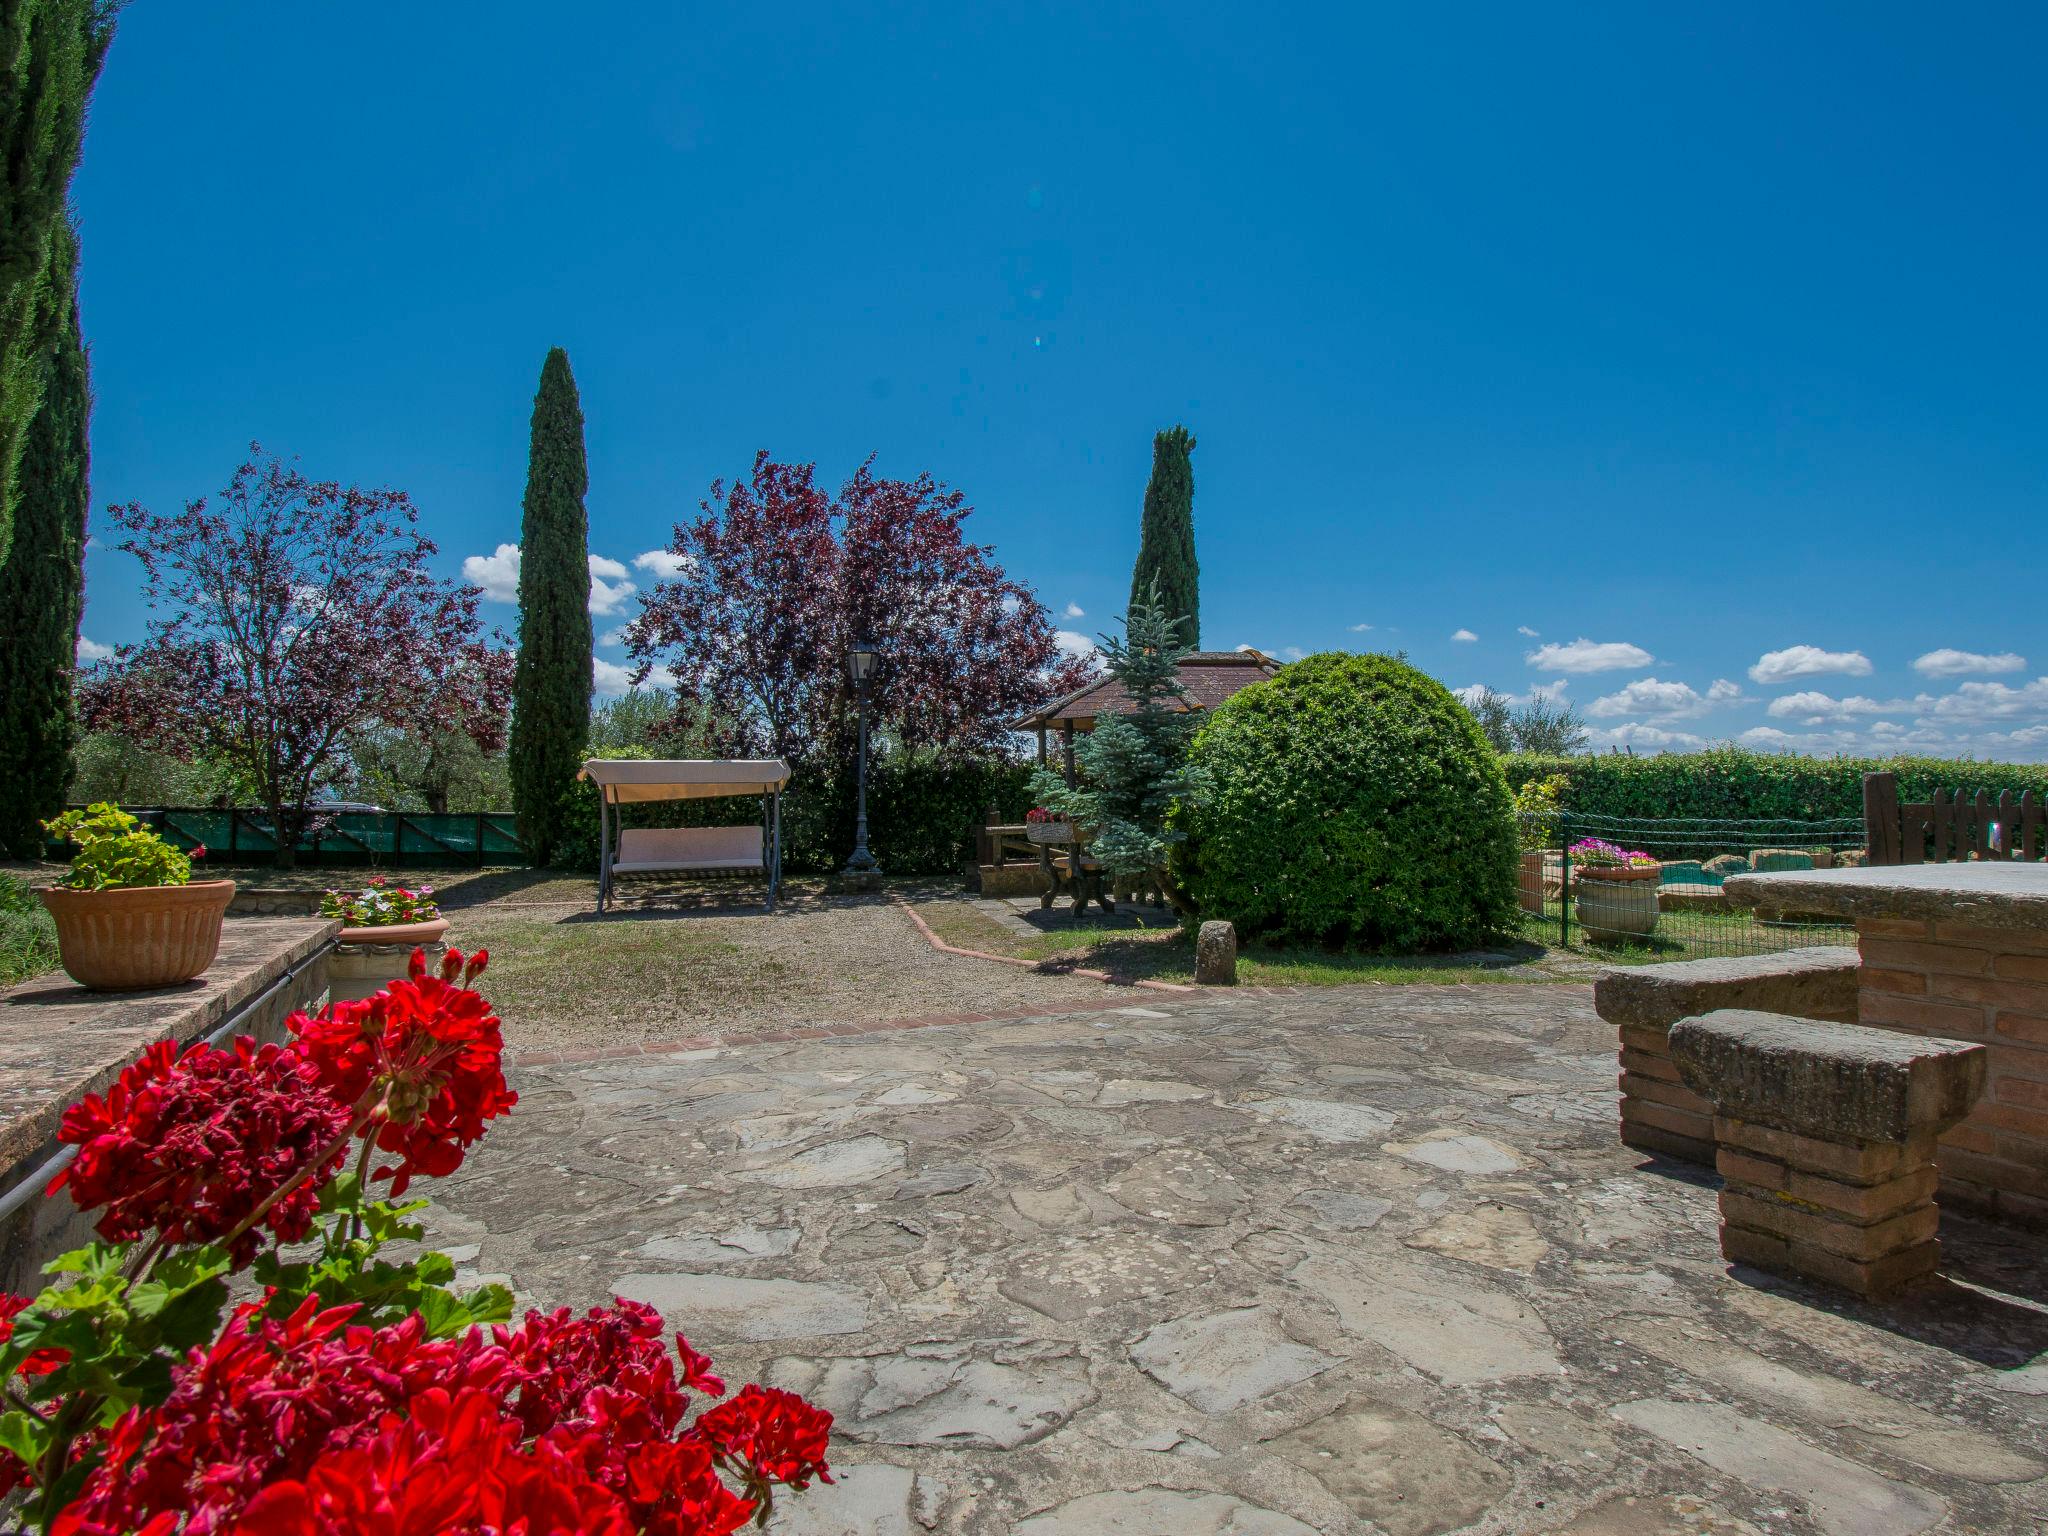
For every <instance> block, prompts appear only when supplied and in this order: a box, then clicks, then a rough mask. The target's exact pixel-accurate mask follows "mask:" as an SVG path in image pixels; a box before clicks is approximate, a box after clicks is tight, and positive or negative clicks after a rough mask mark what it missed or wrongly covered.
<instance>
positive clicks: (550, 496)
mask: <svg viewBox="0 0 2048 1536" xmlns="http://www.w3.org/2000/svg"><path fill="white" fill-rule="evenodd" d="M589 488H590V477H589V473H588V470H587V467H586V465H585V463H584V457H583V406H582V403H581V401H579V400H578V399H577V396H576V380H575V378H574V376H573V375H571V373H570V372H569V354H568V353H566V352H564V351H563V350H562V349H561V348H560V347H556V348H554V349H553V350H551V351H550V352H549V353H548V357H547V361H546V362H545V363H543V364H541V370H540V391H539V393H537V394H536V395H535V396H534V397H533V436H532V441H531V445H530V446H529V447H528V449H527V459H526V503H525V514H524V517H523V519H522V521H521V523H520V530H519V661H518V665H517V667H516V669H515V670H514V672H513V675H512V745H511V762H510V765H509V766H510V768H511V774H512V806H513V809H514V810H516V811H517V812H518V813H519V839H520V841H521V842H522V843H524V844H525V846H526V851H527V853H528V855H529V856H530V857H531V858H532V859H533V860H534V861H535V862H536V863H540V864H545V863H547V862H549V861H550V860H551V859H552V858H553V857H554V855H555V853H556V851H557V849H558V848H559V846H560V842H561V833H562V818H563V815H564V813H565V811H566V810H567V807H568V804H569V796H570V794H571V793H572V792H573V790H574V788H575V782H576V771H577V770H578V769H579V768H580V767H582V766H583V749H584V745H585V743H586V742H587V741H588V739H589V736H590V690H591V676H592V666H591V631H590V522H589V518H588V516H587V515H586V514H585V512H584V509H583V494H584V492H585V491H587V490H588V489H589Z"/></svg>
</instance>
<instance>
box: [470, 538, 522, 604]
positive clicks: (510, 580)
mask: <svg viewBox="0 0 2048 1536" xmlns="http://www.w3.org/2000/svg"><path fill="white" fill-rule="evenodd" d="M462 579H463V580H464V581H466V582H468V583H469V584H470V585H471V586H474V587H482V588H483V589H484V596H485V597H487V598H489V599H490V600H491V601H492V602H494V603H516V602H518V601H519V546H518V545H517V544H500V545H499V546H498V549H497V553H495V554H490V555H469V556H466V557H465V558H464V559H463V562H462Z"/></svg>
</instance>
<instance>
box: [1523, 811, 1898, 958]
mask: <svg viewBox="0 0 2048 1536" xmlns="http://www.w3.org/2000/svg"><path fill="white" fill-rule="evenodd" d="M1522 830H1523V837H1522V846H1523V850H1524V851H1523V854H1522V867H1521V904H1522V911H1523V914H1524V916H1523V921H1524V926H1525V928H1526V930H1527V933H1528V936H1529V937H1530V938H1532V939H1536V940H1539V941H1540V942H1543V943H1546V944H1556V945H1563V946H1566V947H1569V948H1573V949H1578V950H1582V951H1584V952H1586V953H1588V954H1591V955H1597V956H1601V957H1604V958H1607V959H1610V960H1619V961H1623V962H1627V961H1656V960H1698V959H1707V958H1710V957H1713V956H1718V955H1755V954H1768V953H1772V952H1774V951H1777V950H1785V949H1796V948H1800V947H1802V946H1807V945H1815V944H1853V943H1854V942H1855V930H1854V929H1853V928H1852V927H1850V926H1848V925H1846V924H1844V923H1843V922H1841V921H1840V920H1839V919H1837V918H1831V917H1827V916H1824V915H1821V914H1816V913H1802V912H1798V911H1792V910H1786V911H1771V910H1759V909H1755V908H1751V907H1748V906H1744V905H1741V904H1739V903H1737V902H1734V901H1732V900H1730V898H1729V896H1728V895H1727V893H1726V892H1725V891H1724V890H1723V889H1722V883H1723V882H1724V881H1725V880H1726V879H1727V878H1728V877H1729V876H1730V875H1733V874H1739V873H1748V872H1751V871H1757V872H1769V871H1777V870H1793V869H1815V868H1829V867H1833V866H1835V865H1837V864H1846V863H1861V862H1863V859H1864V853H1865V850H1864V827H1863V822H1862V820H1861V818H1841V819H1837V820H1829V821H1789V820H1787V821H1712V820H1694V819H1667V820H1655V819H1645V818H1626V817H1617V816H1591V815H1584V814H1581V813H1577V812H1557V813H1554V814H1551V815H1548V816H1542V817H1525V818H1524V819H1523V829H1522ZM1587 839H1597V840H1599V841H1601V842H1604V843H1611V844H1614V845H1616V846H1618V847H1620V848H1622V849H1625V850H1627V851H1629V852H1635V853H1646V854H1649V855H1650V856H1651V858H1652V859H1654V860H1655V861H1656V866H1655V869H1654V872H1653V873H1651V874H1649V875H1647V876H1644V877H1642V878H1639V879H1634V880H1628V881H1621V882H1616V881H1611V880H1600V879H1596V878H1587V877H1586V875H1585V874H1584V870H1585V869H1586V867H1587V865H1586V860H1585V859H1584V858H1583V856H1581V857H1580V858H1579V859H1578V861H1577V867H1574V858H1573V854H1572V851H1571V850H1572V846H1573V845H1574V844H1576V843H1580V842H1583V841H1585V840H1587Z"/></svg>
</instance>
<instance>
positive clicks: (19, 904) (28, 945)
mask: <svg viewBox="0 0 2048 1536" xmlns="http://www.w3.org/2000/svg"><path fill="white" fill-rule="evenodd" d="M55 969H57V925H56V923H55V922H53V921H52V920H51V918H50V914H49V912H48V911H47V910H46V909H45V908H44V906H43V904H42V903H41V902H40V901H38V900H37V899H36V898H35V896H34V895H33V894H32V893H31V892H30V891H29V888H28V886H27V885H25V884H24V883H23V882H21V881H20V880H17V879H14V878H13V877H11V876H8V875H0V987H11V986H13V985H14V984H15V983H16V982H18V981H27V980H28V979H29V978H30V977H31V976H41V975H43V974H44V973H45V972H47V971H54V970H55Z"/></svg>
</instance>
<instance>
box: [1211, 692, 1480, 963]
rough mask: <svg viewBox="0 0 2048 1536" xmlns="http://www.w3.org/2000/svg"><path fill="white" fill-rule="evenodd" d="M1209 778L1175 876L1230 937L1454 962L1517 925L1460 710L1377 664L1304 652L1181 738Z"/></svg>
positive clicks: (1472, 726) (1475, 750)
mask: <svg viewBox="0 0 2048 1536" xmlns="http://www.w3.org/2000/svg"><path fill="white" fill-rule="evenodd" d="M1190 753H1191V756H1192V760H1193V762H1194V764H1195V766H1196V767H1198V768H1200V769H1201V770H1203V772H1204V773H1205V774H1206V775H1207V776H1208V779H1209V792H1208V794H1207V795H1206V796H1205V797H1204V798H1203V799H1202V801H1201V802H1200V803H1199V804H1197V805H1186V806H1183V807H1182V808H1181V809H1180V810H1179V811H1178V812H1177V813H1176V816H1177V822H1176V824H1177V825H1178V826H1180V827H1182V828H1183V829H1184V830H1185V831H1186V832H1187V834H1188V839H1187V841H1186V842H1185V843H1183V844H1181V845H1180V846H1179V847H1178V848H1177V849H1176V850H1175V864H1174V871H1175V875H1176V878H1177V879H1178V880H1179V882H1180V884H1181V886H1182V889H1183V890H1184V892H1185V893H1186V895H1187V896H1188V897H1189V899H1190V900H1191V901H1192V902H1193V904H1194V905H1195V907H1196V908H1197V910H1199V912H1200V913H1201V915H1202V916H1203V917H1220V918H1228V919H1229V920H1230V921H1232V922H1234V923H1235V924H1236V925H1237V928H1238V932H1239V933H1240V934H1243V935H1252V934H1258V935H1262V936H1264V937H1267V938H1271V939H1290V940H1295V941H1305V942H1316V943H1325V944H1341V945H1349V946H1354V947H1357V948H1362V949H1371V950H1382V951H1390V952H1416V951H1423V950H1443V949H1461V948H1467V947H1470V946H1473V945H1476V944H1480V943H1483V942H1485V941H1486V940H1487V939H1488V938H1489V937H1490V936H1493V935H1495V934H1498V933H1501V932H1503V931H1507V930H1510V929H1512V928H1513V927H1514V926H1515V924H1516V902H1515V878H1516V864H1517V854H1518V843H1517V838H1516V835H1515V819H1514V813H1513V805H1512V801H1511V800H1510V798H1509V795H1508V786H1507V780H1506V779H1505V778H1504V777H1503V775H1502V773H1501V768H1500V762H1499V759H1498V758H1497V757H1496V756H1495V754H1494V752H1493V749H1492V748H1491V747H1489V746H1488V745H1487V743H1486V739H1485V738H1484V737H1483V736H1482V735H1481V734H1480V732H1479V726H1478V723H1477V722H1476V721H1474V720H1473V718H1472V716H1471V714H1470V712H1469V711H1467V710H1466V709H1465V707H1464V706H1463V705H1462V704H1460V703H1459V702H1458V701H1457V700H1456V699H1455V698H1453V697H1452V696H1451V693H1450V691H1449V690H1448V689H1447V688H1445V687H1444V685H1443V684H1441V683H1439V682H1437V681H1436V680H1435V679H1434V678H1431V677H1426V676H1424V675H1423V674H1422V673H1420V672H1418V671H1416V670H1415V668H1413V667H1411V666H1409V665H1408V664H1407V663H1406V662H1403V661H1396V660H1395V659H1394V658H1393V657H1391V656H1353V655H1347V654H1342V653H1332V654H1326V655H1320V656H1311V657H1309V658H1308V659H1307V660H1306V661H1298V662H1296V663H1295V664H1294V665H1293V666H1291V667H1287V668H1285V669H1283V670H1282V671H1281V672H1280V674H1279V675H1278V676H1276V677H1274V678H1272V679H1270V680H1269V681H1266V682H1263V683H1254V684H1253V685H1252V686H1251V687H1249V688H1246V689H1243V690H1241V691H1240V692H1238V693H1235V694H1233V695H1231V697H1230V698H1228V699H1226V700H1225V701H1224V702H1223V703H1222V704H1220V705H1218V706H1217V707H1216V709H1215V710H1214V711H1213V712H1211V713H1210V714H1209V716H1208V717H1207V718H1206V719H1205V720H1204V721H1203V723H1202V725H1201V728H1200V729H1199V730H1198V731H1197V732H1196V733H1195V738H1194V741H1193V744H1192V746H1191V747H1190Z"/></svg>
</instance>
